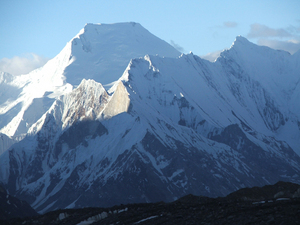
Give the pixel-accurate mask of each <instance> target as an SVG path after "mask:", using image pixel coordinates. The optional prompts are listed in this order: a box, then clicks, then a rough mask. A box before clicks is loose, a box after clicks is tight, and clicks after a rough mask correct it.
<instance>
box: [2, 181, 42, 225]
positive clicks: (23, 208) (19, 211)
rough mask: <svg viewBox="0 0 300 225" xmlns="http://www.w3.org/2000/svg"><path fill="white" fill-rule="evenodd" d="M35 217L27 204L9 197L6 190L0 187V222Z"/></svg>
mask: <svg viewBox="0 0 300 225" xmlns="http://www.w3.org/2000/svg"><path fill="white" fill-rule="evenodd" d="M37 215H38V213H37V212H36V211H35V210H34V209H33V208H31V206H30V205H29V204H28V203H27V202H25V201H21V200H19V199H17V198H15V197H13V196H10V195H9V194H7V193H6V190H5V189H4V188H3V187H1V186H0V221H1V220H8V219H12V218H17V217H19V218H23V217H32V216H37ZM4 224H5V223H4Z"/></svg>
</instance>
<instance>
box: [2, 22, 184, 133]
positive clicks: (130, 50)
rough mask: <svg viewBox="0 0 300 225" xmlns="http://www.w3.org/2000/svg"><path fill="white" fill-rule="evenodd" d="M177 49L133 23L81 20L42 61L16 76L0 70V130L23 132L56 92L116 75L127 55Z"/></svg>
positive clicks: (113, 78)
mask: <svg viewBox="0 0 300 225" xmlns="http://www.w3.org/2000/svg"><path fill="white" fill-rule="evenodd" d="M146 54H152V55H156V54H158V55H160V56H162V57H163V56H167V57H178V56H179V55H180V53H179V52H178V51H177V50H176V49H175V48H173V47H172V46H171V45H169V44H168V43H166V42H165V41H163V40H161V39H159V38H157V37H155V36H154V35H153V34H151V33H150V32H149V31H147V30H146V29H145V28H143V27H142V26H141V25H140V24H138V23H133V22H132V23H118V24H87V25H85V27H84V28H83V29H82V30H81V31H80V32H79V34H77V35H76V36H75V37H74V38H73V39H72V40H71V41H70V42H68V43H67V45H66V46H65V48H64V49H63V50H62V51H61V52H60V53H59V54H58V55H57V56H56V57H55V58H53V59H52V60H49V61H48V62H47V63H46V65H44V66H43V67H41V68H39V69H37V70H34V71H33V72H31V73H29V74H25V75H21V76H12V75H10V74H7V73H1V74H0V87H1V88H0V132H1V133H4V134H6V135H8V136H17V135H24V134H26V133H27V131H28V129H29V128H30V127H31V125H32V124H33V123H35V122H36V121H37V120H38V119H39V118H40V117H41V116H42V115H43V114H44V113H45V112H46V111H47V110H48V109H49V107H50V106H51V104H52V103H53V101H54V100H55V99H56V98H57V97H59V96H60V95H63V94H66V93H68V92H70V91H71V90H72V88H73V87H76V86H77V85H79V83H80V82H81V80H82V79H84V78H85V79H90V78H92V79H94V80H95V81H97V82H101V83H102V84H104V85H106V84H110V83H112V82H114V81H116V80H117V79H118V78H119V77H120V76H121V75H122V73H123V71H124V70H125V68H126V66H127V65H128V63H129V61H130V59H132V58H136V57H143V56H144V55H146Z"/></svg>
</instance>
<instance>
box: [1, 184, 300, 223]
mask: <svg viewBox="0 0 300 225" xmlns="http://www.w3.org/2000/svg"><path fill="white" fill-rule="evenodd" d="M299 223H300V185H298V184H293V183H289V182H278V183H276V184H275V185H267V186H264V187H253V188H244V189H240V190H238V191H236V192H233V193H231V194H229V195H228V196H226V197H222V198H208V197H203V196H194V195H187V196H185V197H183V198H180V199H178V200H177V201H174V202H170V203H165V202H158V203H140V204H128V205H119V206H114V207H110V208H83V209H64V210H57V211H53V212H48V213H46V214H44V215H40V216H36V217H32V218H25V219H12V220H8V221H2V222H0V224H12V225H13V224H78V225H84V224H85V225H86V224H299Z"/></svg>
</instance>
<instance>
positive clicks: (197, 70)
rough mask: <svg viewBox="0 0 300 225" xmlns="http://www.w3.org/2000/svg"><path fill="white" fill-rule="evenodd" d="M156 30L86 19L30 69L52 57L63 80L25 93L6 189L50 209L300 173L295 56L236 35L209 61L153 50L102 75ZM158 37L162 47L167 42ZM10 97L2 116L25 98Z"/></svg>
mask: <svg viewBox="0 0 300 225" xmlns="http://www.w3.org/2000/svg"><path fill="white" fill-rule="evenodd" d="M127 31H130V34H126V32H127ZM116 34H118V35H116ZM128 37H130V39H129V38H128ZM142 39H143V40H142ZM103 40H106V41H107V42H105V43H104V42H103ZM137 40H138V41H137ZM145 40H147V41H145ZM157 40H158V39H157V38H154V37H153V36H152V35H150V34H149V33H148V31H146V30H145V29H143V28H142V27H141V26H140V25H138V24H135V23H126V24H116V25H90V24H88V25H86V27H85V28H84V29H83V30H82V31H81V32H80V33H79V34H78V35H77V36H76V37H75V38H74V39H72V40H71V41H70V42H69V43H68V44H67V46H66V47H65V48H64V50H63V51H62V52H61V53H60V54H59V55H58V56H57V57H56V58H54V59H53V60H52V61H50V62H49V63H47V64H46V65H45V67H43V68H41V69H40V70H38V71H36V72H35V73H40V72H39V71H45V70H46V69H45V68H49V70H47V71H48V72H47V74H48V75H49V77H51V76H53V77H59V78H58V79H57V80H56V81H59V79H61V80H62V81H63V82H62V84H61V86H58V87H55V88H53V90H52V91H50V88H49V89H47V90H48V92H45V90H44V89H43V90H39V92H36V93H37V94H39V95H35V96H39V98H37V97H34V98H33V97H32V96H34V95H29V96H31V98H32V101H31V103H30V104H29V106H28V107H27V108H26V110H24V111H23V114H22V116H23V117H20V118H21V119H22V118H23V119H22V120H21V121H22V122H21V123H20V124H21V125H22V124H23V125H24V123H25V122H26V123H25V125H26V126H27V133H26V136H25V137H24V138H23V139H22V140H21V141H19V142H18V143H15V144H13V145H12V146H11V147H10V149H9V150H7V151H5V152H4V153H3V154H2V155H1V156H0V162H1V163H0V182H1V183H2V184H3V186H4V187H5V188H6V189H7V190H8V191H9V193H11V194H12V195H15V196H17V197H18V198H20V199H23V200H26V201H28V202H29V203H30V204H31V206H32V207H33V208H34V209H35V210H37V211H39V212H46V211H51V210H54V209H59V208H80V207H88V206H101V207H102V206H112V205H116V204H122V203H123V204H124V203H137V202H158V201H161V200H163V201H173V200H175V199H178V198H180V197H181V196H184V195H186V194H194V195H204V196H210V197H216V196H225V195H227V194H228V193H230V192H232V191H235V190H237V189H240V188H244V187H251V186H263V185H266V184H272V183H276V182H278V181H280V180H284V181H290V182H291V181H292V182H296V183H300V176H299V174H300V157H299V155H300V148H299V146H300V125H299V124H300V114H299V111H297V110H296V109H297V108H298V107H299V103H298V102H297V101H296V100H295V99H296V98H295V96H299V88H298V83H299V80H300V77H299V64H300V63H299V57H295V56H294V55H290V54H287V53H285V52H282V51H275V50H273V49H270V48H266V47H261V46H257V45H254V44H253V43H250V42H249V41H247V40H246V39H244V38H242V37H238V38H237V40H236V41H235V42H234V44H233V46H232V47H231V48H230V49H229V50H226V51H224V52H223V53H222V54H221V56H220V57H219V58H218V60H217V61H215V62H214V63H211V62H208V61H206V60H203V59H201V58H199V57H198V56H195V55H193V54H187V55H185V54H182V55H181V56H180V57H163V56H160V55H156V54H155V55H151V54H152V53H151V52H149V53H148V54H146V55H145V56H143V57H140V56H137V57H136V58H132V59H131V60H128V64H127V65H125V66H124V68H123V71H122V73H120V74H119V77H118V79H117V78H113V79H115V80H113V79H112V80H109V81H108V80H107V81H105V82H112V81H114V82H113V84H112V86H111V88H109V89H108V88H105V86H104V85H102V84H100V83H99V81H101V80H102V78H103V77H102V75H101V74H100V73H99V72H101V71H102V72H103V71H106V72H105V73H103V76H104V75H105V79H106V78H107V77H108V79H110V78H111V77H110V74H114V72H115V71H116V70H115V69H116V68H117V70H118V68H119V65H121V64H120V62H121V61H122V60H121V61H120V58H122V56H123V55H122V54H123V53H124V54H126V56H130V55H131V54H133V53H134V54H135V53H136V52H139V51H140V49H144V50H147V51H148V50H149V51H150V50H151V51H152V50H153V49H155V46H156V45H158V46H162V45H160V44H158V43H164V42H160V41H157ZM141 41H143V42H142V43H145V44H142V45H140V44H139V43H140V42H141ZM146 43H147V44H146ZM106 46H109V47H106ZM112 46H115V47H116V48H112ZM126 46H133V47H131V48H129V49H127V47H126ZM150 46H152V47H150ZM163 46H164V49H165V50H164V52H165V53H164V55H167V54H166V52H169V50H170V48H171V49H172V47H170V46H169V45H163ZM148 48H150V49H148ZM170 51H171V50H170ZM174 51H175V52H174V55H176V53H177V52H176V50H174ZM132 52H133V53H132ZM104 53H105V54H107V55H103V54H104ZM121 53H122V54H121ZM172 54H173V53H172ZM172 54H171V55H172ZM114 59H116V60H114ZM105 60H107V61H105ZM104 62H106V63H107V64H106V63H104ZM51 63H53V64H51ZM49 65H56V66H57V67H56V68H57V70H54V69H53V68H52V70H50V67H49ZM100 65H102V66H100ZM107 65H110V66H107ZM58 68H60V69H58ZM62 68H63V69H62ZM103 68H105V70H104V69H103ZM119 69H120V68H119ZM110 70H111V71H112V72H111V73H110ZM50 71H52V72H53V74H52V75H51V74H50ZM55 71H58V72H55ZM102 72H101V73H102ZM30 76H33V75H32V74H31V75H28V77H30ZM112 76H114V75H112ZM7 77H9V76H7ZM283 77H285V78H283ZM42 78H43V77H41V78H40V80H39V82H40V84H42V83H45V82H46V81H49V82H50V81H51V79H50V80H49V79H46V78H43V79H42ZM82 78H94V79H96V81H95V80H92V79H82ZM28 79H29V78H28ZM81 79H82V80H81ZM98 79H99V80H98ZM105 79H104V78H103V80H105ZM7 80H10V79H8V78H7ZM283 80H284V81H283ZM79 81H80V82H79ZM11 82H13V81H11ZM33 82H34V81H31V80H28V84H26V85H25V86H24V87H23V89H21V93H24V95H25V94H28V93H31V92H29V90H30V89H25V88H26V87H27V85H29V86H30V85H32V83H33ZM68 82H69V83H68ZM37 83H38V82H37ZM57 84H59V82H57ZM45 87H46V86H45ZM47 87H49V86H47ZM106 87H107V86H106ZM27 88H28V87H27ZM63 88H65V89H63ZM68 88H69V89H68ZM25 90H26V91H28V92H26V91H25ZM57 90H60V92H58V91H57ZM22 91H23V92H22ZM16 93H17V92H16ZM34 93H35V92H34ZM58 93H60V94H61V96H58ZM41 94H42V96H40V95H41ZM21 95H22V94H21ZM16 96H19V95H16ZM18 98H19V97H17V99H18ZM24 101H25V100H24ZM20 102H21V101H19V103H20ZM14 104H15V108H14V110H12V111H9V113H7V114H5V116H7V117H9V116H10V117H12V116H13V115H14V113H15V112H19V111H18V110H20V109H23V106H24V104H22V102H21V103H20V105H18V102H14ZM41 105H42V106H44V108H43V110H40V111H37V110H35V109H36V107H38V108H39V109H40V108H41V107H40V106H41ZM46 106H47V107H46ZM18 107H19V108H18ZM43 111H44V113H42V112H43ZM30 112H33V114H31V113H30ZM18 115H19V114H18ZM24 115H26V116H24ZM32 115H35V116H32ZM19 127H20V126H19ZM18 129H20V128H18ZM3 130H5V129H3ZM24 130H25V128H24Z"/></svg>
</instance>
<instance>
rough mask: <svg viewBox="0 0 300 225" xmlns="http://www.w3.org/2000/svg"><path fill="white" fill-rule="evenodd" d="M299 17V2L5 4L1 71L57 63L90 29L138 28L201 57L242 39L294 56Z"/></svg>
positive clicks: (1, 4)
mask: <svg viewBox="0 0 300 225" xmlns="http://www.w3.org/2000/svg"><path fill="white" fill-rule="evenodd" d="M299 11H300V1H299V0H265V1H264V0H249V1H248V0H244V1H241V0H240V1H238V0H219V1H216V0H210V1H207V0H205V1H200V0H198V1H196V0H189V1H179V0H172V1H171V0H160V1H158V0H152V1H146V0H128V1H126V0H115V1H114V0H110V1H93V0H84V1H83V0H72V1H71V0H64V1H63V0H51V1H50V0H43V1H41V0H26V1H24V0H0V22H1V23H0V70H1V68H3V65H4V64H5V63H6V64H7V63H13V62H12V61H10V60H12V59H16V58H18V59H19V60H22V59H24V58H27V60H28V62H30V60H37V61H38V60H40V61H43V59H47V58H53V57H54V56H55V55H57V54H58V53H59V52H60V51H61V50H62V48H63V47H64V46H65V44H66V43H67V42H68V41H69V40H70V39H71V38H73V37H74V36H75V35H76V34H77V33H78V32H79V31H80V29H81V28H83V27H84V25H85V24H86V23H117V22H129V21H133V22H138V23H140V24H141V25H142V26H144V27H145V28H146V29H147V30H149V31H150V32H151V33H153V34H154V35H156V36H158V37H159V38H161V39H163V40H165V41H167V42H169V43H171V44H173V45H174V44H175V45H176V46H177V47H178V48H179V49H181V50H182V51H183V52H184V53H188V52H190V51H192V52H193V53H194V54H196V55H200V56H204V55H207V54H209V53H215V52H218V51H220V50H223V49H225V48H229V47H230V46H231V44H232V42H233V41H234V40H235V37H236V36H237V35H242V36H244V37H246V38H248V39H249V40H250V41H251V42H254V43H257V44H261V45H268V46H270V47H273V48H277V49H285V50H288V51H290V52H291V53H293V52H294V51H296V50H297V49H299V48H300V13H299ZM30 53H33V54H34V55H32V54H31V55H30ZM34 57H36V58H35V59H34ZM3 58H6V59H5V60H6V61H5V60H4V61H3ZM28 58H29V59H28ZM44 61H45V60H44ZM16 62H19V61H16ZM1 63H2V64H1ZM37 64H38V62H37ZM1 66H2V67H1ZM25 66H26V62H25ZM6 68H8V67H6Z"/></svg>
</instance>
